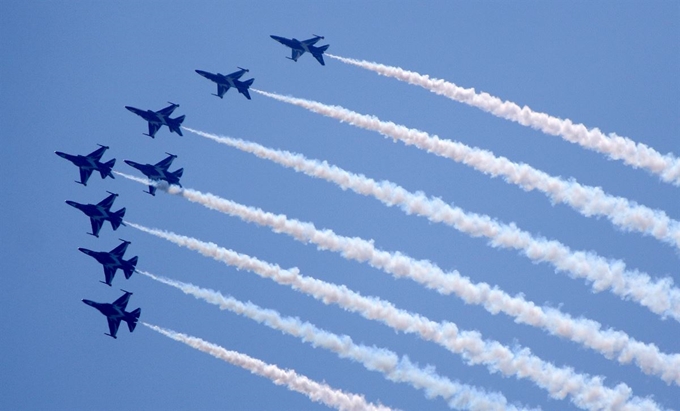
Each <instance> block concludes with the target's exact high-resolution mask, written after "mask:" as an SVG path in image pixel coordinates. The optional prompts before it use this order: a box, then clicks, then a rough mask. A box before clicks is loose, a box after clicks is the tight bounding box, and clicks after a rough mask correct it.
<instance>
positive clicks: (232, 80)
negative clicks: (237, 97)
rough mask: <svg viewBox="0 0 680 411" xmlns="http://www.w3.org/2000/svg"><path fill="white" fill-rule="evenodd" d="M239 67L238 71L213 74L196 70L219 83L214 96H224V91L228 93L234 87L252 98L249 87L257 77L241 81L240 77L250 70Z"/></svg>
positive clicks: (248, 97)
mask: <svg viewBox="0 0 680 411" xmlns="http://www.w3.org/2000/svg"><path fill="white" fill-rule="evenodd" d="M237 68H238V69H239V70H238V71H235V72H233V73H230V74H220V73H216V74H213V73H209V72H207V71H203V70H196V73H198V74H200V75H201V76H203V77H205V78H207V79H208V80H210V81H212V82H213V83H217V94H213V96H217V97H219V98H222V97H223V96H224V93H226V92H227V91H229V89H230V88H231V87H233V88H235V89H236V90H238V92H239V93H241V94H243V95H244V96H246V98H247V99H248V100H250V93H249V92H248V88H250V86H251V85H252V84H253V81H255V79H254V78H251V79H250V80H246V81H240V80H239V79H240V78H241V76H243V75H244V74H245V73H247V72H248V71H250V70H248V69H244V68H241V67H237Z"/></svg>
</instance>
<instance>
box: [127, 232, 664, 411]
mask: <svg viewBox="0 0 680 411" xmlns="http://www.w3.org/2000/svg"><path fill="white" fill-rule="evenodd" d="M126 223H128V224H129V226H130V227H133V228H136V229H138V230H140V231H143V232H146V233H149V234H151V235H154V236H156V237H159V238H163V239H165V240H168V241H170V242H172V243H175V244H176V245H178V246H182V247H186V248H189V249H191V250H195V251H197V252H199V253H201V254H203V255H204V256H206V257H210V258H213V259H215V260H217V261H221V262H223V263H225V264H227V265H230V266H232V267H235V268H236V269H245V270H248V271H251V272H253V273H255V274H257V275H259V276H261V277H264V278H269V279H272V280H274V281H276V282H277V283H278V284H281V285H288V286H290V287H292V288H293V289H294V290H296V291H300V292H303V293H305V294H308V295H310V296H312V297H314V298H315V299H317V300H320V301H322V302H323V303H324V304H337V305H339V306H340V307H342V308H344V309H345V310H348V311H351V312H356V313H359V314H360V315H362V316H363V317H364V318H367V319H370V320H377V321H380V322H382V323H384V324H385V325H387V326H389V327H391V328H392V329H394V330H395V331H402V332H405V333H413V334H417V335H418V336H420V337H421V338H422V339H423V340H426V341H432V342H434V343H436V344H439V345H441V346H442V347H444V348H446V349H447V350H449V351H451V352H453V353H456V354H459V355H460V356H461V357H463V358H464V359H465V360H466V361H467V362H468V364H485V365H486V366H487V368H488V369H489V371H490V372H492V373H495V372H501V373H502V374H503V375H507V376H510V375H514V376H515V377H516V378H518V379H522V378H527V379H530V380H531V381H533V382H534V383H535V384H536V385H537V386H539V387H541V388H543V389H544V390H546V391H547V392H548V394H549V395H550V396H551V397H552V398H555V399H564V398H565V397H569V399H570V400H571V401H572V403H574V405H576V406H578V407H580V408H583V409H587V410H602V409H620V410H659V409H660V408H659V406H658V405H657V404H656V403H655V402H654V401H652V400H651V399H648V398H645V399H643V398H639V397H635V396H633V393H632V390H631V388H630V387H628V386H627V385H626V384H624V383H620V384H618V385H617V386H616V387H615V388H613V389H612V388H608V387H605V386H604V384H603V380H604V378H603V377H601V376H595V377H591V376H589V375H584V374H579V373H576V372H574V370H573V369H572V368H568V367H557V366H555V365H553V364H551V363H549V362H546V361H544V360H542V359H540V358H538V357H537V356H535V355H533V354H532V353H531V350H529V349H528V348H519V347H517V348H515V349H510V348H508V347H506V346H504V345H502V344H500V343H499V342H497V341H491V340H484V339H482V336H481V335H480V333H479V332H477V331H460V330H459V329H458V327H457V326H456V325H455V324H454V323H451V322H443V323H438V322H434V321H432V320H430V319H428V318H426V317H424V316H421V315H419V314H415V313H411V312H408V311H405V310H401V309H398V308H396V307H395V306H394V305H393V304H391V303H390V302H387V301H384V300H381V299H379V298H377V297H364V296H362V295H360V294H359V293H357V292H354V291H352V290H350V289H348V288H347V287H346V286H343V285H336V284H332V283H327V282H325V281H321V280H317V279H315V278H311V277H305V276H302V275H300V272H299V270H298V269H297V268H292V269H287V270H286V269H283V268H281V267H279V266H278V265H274V264H270V263H267V262H264V261H261V260H258V259H257V258H254V257H250V256H248V255H245V254H239V253H237V252H235V251H233V250H229V249H226V248H222V247H219V246H218V245H217V244H214V243H206V242H203V241H200V240H198V239H195V238H191V237H185V236H182V235H178V234H175V233H172V232H169V231H161V230H157V229H153V228H147V227H144V226H141V225H138V224H135V223H131V222H127V221H126Z"/></svg>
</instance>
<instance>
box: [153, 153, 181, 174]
mask: <svg viewBox="0 0 680 411" xmlns="http://www.w3.org/2000/svg"><path fill="white" fill-rule="evenodd" d="M175 157H177V156H174V155H169V156H167V157H165V158H164V159H162V160H161V161H159V162H158V163H156V164H155V167H156V168H159V169H161V170H163V171H168V168H170V166H171V165H172V162H173V160H174V159H175Z"/></svg>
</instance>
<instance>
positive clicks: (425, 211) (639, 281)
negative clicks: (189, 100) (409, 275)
mask: <svg viewBox="0 0 680 411" xmlns="http://www.w3.org/2000/svg"><path fill="white" fill-rule="evenodd" d="M187 130H188V131H191V132H193V133H196V134H198V135H201V136H203V137H207V138H210V139H212V140H215V141H217V142H219V143H222V144H226V145H229V146H231V147H234V148H237V149H239V150H242V151H245V152H248V153H252V154H254V155H256V156H257V157H260V158H264V159H267V160H270V161H273V162H275V163H277V164H280V165H283V166H285V167H289V168H292V169H294V170H295V171H298V172H302V173H304V174H307V175H308V176H312V177H317V178H321V179H324V180H327V181H330V182H333V183H335V184H337V185H338V186H340V187H341V188H342V189H350V190H352V191H354V192H356V193H358V194H362V195H365V196H373V197H375V198H377V199H378V200H380V201H381V202H383V203H384V204H386V205H388V206H394V205H398V206H400V207H401V209H402V210H403V211H404V212H406V213H407V214H417V215H420V216H423V217H426V218H428V219H429V220H430V221H432V222H436V223H440V222H441V223H444V224H447V225H449V226H451V227H453V228H455V229H457V230H459V231H461V232H463V233H466V234H468V235H470V236H472V237H486V238H488V239H489V242H490V244H491V245H492V246H493V247H499V248H511V249H516V250H521V251H522V253H523V254H524V255H525V256H527V257H528V258H529V259H531V260H532V261H536V262H548V263H550V264H552V265H553V266H554V267H555V268H556V269H557V270H558V271H566V272H567V273H569V274H570V275H571V276H572V277H580V278H585V279H586V280H588V281H589V282H592V288H593V290H594V291H595V292H599V291H602V290H605V289H610V291H611V292H613V293H614V294H616V295H618V296H620V297H622V298H623V299H631V300H633V301H636V302H637V303H639V304H640V305H642V306H645V307H647V308H648V309H649V310H651V311H652V312H654V313H656V314H659V315H661V316H663V317H666V316H670V317H672V318H674V319H675V320H678V321H680V290H678V289H677V288H675V287H674V286H673V279H672V278H670V277H665V278H661V279H656V280H653V279H652V278H650V276H649V275H648V274H646V273H642V272H639V271H637V270H627V269H626V264H625V263H624V262H623V261H621V260H613V259H612V260H607V259H605V258H604V257H601V256H599V255H597V254H595V253H594V252H587V251H572V250H571V249H570V248H569V247H567V246H566V245H564V244H562V243H560V242H558V241H555V240H548V239H545V238H541V237H538V238H536V237H534V236H532V235H531V234H530V233H528V232H526V231H523V230H520V229H519V228H517V227H516V226H515V225H514V224H501V223H499V222H497V221H496V220H494V219H493V218H491V217H489V216H487V215H479V214H475V213H469V212H466V211H464V210H462V209H461V208H458V207H454V206H452V205H449V204H446V203H445V202H444V201H442V200H441V199H440V198H429V197H427V196H426V195H425V194H424V193H423V192H416V193H411V192H409V191H407V190H406V189H404V188H403V187H400V186H398V185H396V184H394V183H392V182H390V181H380V182H378V181H375V180H373V179H370V178H368V177H366V176H364V175H360V174H354V173H350V172H348V171H345V170H343V169H341V168H339V167H337V166H332V165H329V164H328V163H327V162H325V161H324V162H320V161H317V160H309V159H307V158H305V157H304V156H303V155H301V154H295V153H291V152H288V151H281V150H274V149H270V148H267V147H264V146H261V145H259V144H257V143H252V142H248V141H243V140H239V139H234V138H229V137H224V136H216V135H214V134H209V133H204V132H202V131H197V130H192V129H187Z"/></svg>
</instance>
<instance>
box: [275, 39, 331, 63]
mask: <svg viewBox="0 0 680 411" xmlns="http://www.w3.org/2000/svg"><path fill="white" fill-rule="evenodd" d="M270 37H271V38H273V39H274V40H276V41H278V42H279V43H281V44H283V45H284V46H286V47H290V48H291V53H292V54H291V56H290V57H287V58H289V59H291V60H293V61H297V60H298V58H300V56H301V55H303V54H305V52H306V51H308V52H310V53H311V54H312V56H314V58H315V59H317V61H318V62H319V63H321V65H322V66H325V65H326V63H324V61H323V53H324V51H326V49H328V46H329V45H328V44H326V45H325V46H321V47H316V46H314V44H316V43H317V42H318V41H319V40H321V39H323V36H317V35H316V34H314V37H312V38H311V39H307V40H302V41H300V40H298V39H295V38H293V39H287V38H285V37H279V36H270Z"/></svg>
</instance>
